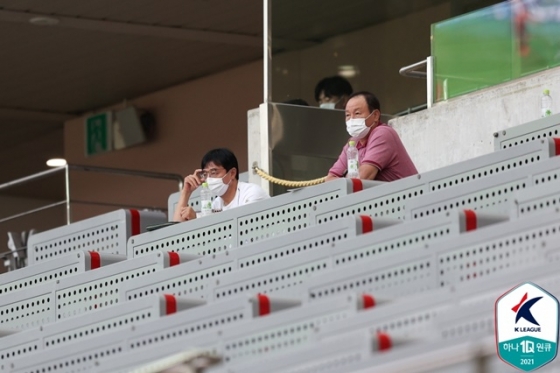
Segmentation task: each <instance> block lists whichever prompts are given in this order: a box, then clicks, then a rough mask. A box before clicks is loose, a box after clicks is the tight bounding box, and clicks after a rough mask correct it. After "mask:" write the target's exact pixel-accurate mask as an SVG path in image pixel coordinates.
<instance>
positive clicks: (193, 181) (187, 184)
mask: <svg viewBox="0 0 560 373" xmlns="http://www.w3.org/2000/svg"><path fill="white" fill-rule="evenodd" d="M201 171H202V170H200V169H198V170H195V171H194V172H193V174H192V175H189V176H187V177H185V181H184V183H183V192H184V193H187V194H188V195H189V196H190V195H191V193H192V192H194V190H195V189H196V188H198V187H199V186H200V185H201V184H202V181H201V180H200V179H199V177H198V174H199V173H200V172H201Z"/></svg>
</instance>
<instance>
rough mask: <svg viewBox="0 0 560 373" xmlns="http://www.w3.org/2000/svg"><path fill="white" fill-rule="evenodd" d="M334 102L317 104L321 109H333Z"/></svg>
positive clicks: (334, 106)
mask: <svg viewBox="0 0 560 373" xmlns="http://www.w3.org/2000/svg"><path fill="white" fill-rule="evenodd" d="M336 104H337V103H336V102H323V103H322V104H320V105H319V107H320V108H321V109H335V108H336Z"/></svg>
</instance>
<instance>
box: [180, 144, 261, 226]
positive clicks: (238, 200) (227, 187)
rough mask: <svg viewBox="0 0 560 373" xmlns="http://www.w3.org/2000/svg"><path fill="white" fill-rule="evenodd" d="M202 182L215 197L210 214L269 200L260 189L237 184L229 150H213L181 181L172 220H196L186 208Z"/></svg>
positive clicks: (235, 171) (235, 167) (194, 214)
mask: <svg viewBox="0 0 560 373" xmlns="http://www.w3.org/2000/svg"><path fill="white" fill-rule="evenodd" d="M203 182H206V183H208V187H209V189H210V190H211V191H212V194H213V195H214V196H216V198H215V199H214V202H213V203H212V210H214V211H222V210H229V209H231V208H234V207H237V206H243V205H246V204H249V203H252V202H256V201H260V200H263V199H266V198H270V196H269V195H268V194H267V193H266V192H265V191H264V190H263V189H262V188H261V187H260V186H258V185H256V184H250V183H244V182H243V181H239V166H238V164H237V158H236V157H235V155H234V154H233V153H232V152H231V151H230V150H228V149H224V148H219V149H213V150H210V151H209V152H208V153H206V155H205V156H204V157H203V158H202V161H201V168H200V169H197V170H195V171H194V172H193V174H192V175H189V176H187V177H186V178H185V183H184V186H183V190H182V191H181V196H180V197H179V203H178V204H177V207H176V209H175V214H174V215H173V220H174V221H187V220H192V219H196V211H195V210H194V209H193V208H192V207H190V206H189V198H190V197H191V194H192V192H193V191H194V190H195V189H196V188H198V187H199V186H200V185H202V183H203Z"/></svg>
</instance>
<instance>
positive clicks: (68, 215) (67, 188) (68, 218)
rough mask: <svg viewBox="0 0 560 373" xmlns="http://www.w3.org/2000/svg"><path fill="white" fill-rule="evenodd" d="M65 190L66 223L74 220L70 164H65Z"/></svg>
mask: <svg viewBox="0 0 560 373" xmlns="http://www.w3.org/2000/svg"><path fill="white" fill-rule="evenodd" d="M64 190H65V194H66V224H70V223H71V222H72V216H71V213H70V168H69V166H68V164H67V165H66V166H64Z"/></svg>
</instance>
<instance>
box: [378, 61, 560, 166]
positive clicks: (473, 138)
mask: <svg viewBox="0 0 560 373" xmlns="http://www.w3.org/2000/svg"><path fill="white" fill-rule="evenodd" d="M545 88H548V89H550V92H551V95H552V98H553V101H554V102H553V109H554V112H555V113H558V112H560V67H559V68H554V69H550V70H547V71H544V72H541V73H538V74H534V75H530V76H528V77H526V78H523V79H519V80H515V81H511V82H508V83H504V84H501V85H498V86H494V87H491V88H487V89H484V90H481V91H478V92H474V93H470V94H467V95H464V96H460V97H456V98H453V99H450V100H448V101H446V102H441V103H437V104H435V105H434V106H433V107H432V108H430V109H428V110H424V111H421V112H419V113H415V114H410V115H407V116H404V117H400V118H397V119H393V120H392V121H390V122H389V123H390V125H392V126H393V127H394V128H395V129H396V130H397V132H398V133H399V134H400V136H401V139H402V140H403V142H404V144H405V146H406V148H407V150H408V152H409V154H410V156H411V157H412V159H413V160H414V163H415V164H416V167H417V168H418V171H419V172H426V171H429V170H433V169H436V168H439V167H443V166H447V165H450V164H453V163H457V162H460V161H464V160H467V159H470V158H474V157H477V156H480V155H483V154H487V153H490V152H492V151H494V137H493V133H494V132H497V131H500V130H504V129H507V128H510V127H513V126H516V125H519V124H523V123H527V122H530V121H533V120H535V119H538V118H540V100H541V96H542V91H543V89H545Z"/></svg>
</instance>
